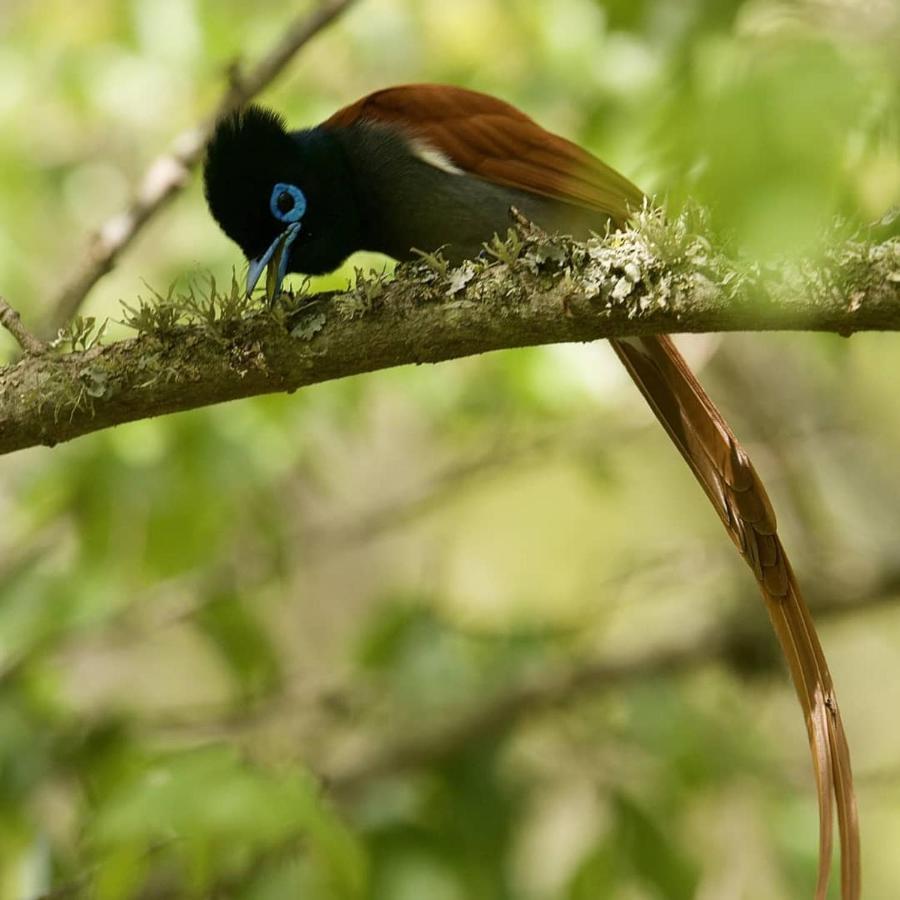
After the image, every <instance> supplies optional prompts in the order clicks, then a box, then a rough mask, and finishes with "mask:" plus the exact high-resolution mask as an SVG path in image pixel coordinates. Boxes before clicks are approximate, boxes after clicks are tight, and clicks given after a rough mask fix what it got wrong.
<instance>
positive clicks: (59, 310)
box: [42, 0, 356, 335]
mask: <svg viewBox="0 0 900 900" xmlns="http://www.w3.org/2000/svg"><path fill="white" fill-rule="evenodd" d="M354 2H356V0H324V2H322V3H321V5H320V6H319V7H318V8H317V9H316V10H315V11H314V12H313V13H312V14H305V15H302V16H299V17H298V18H296V19H295V20H294V21H293V22H292V23H291V24H290V25H289V26H288V27H287V29H286V30H285V31H284V33H283V34H282V36H281V38H280V39H279V40H278V42H277V43H276V44H275V46H274V47H272V49H271V50H270V51H269V52H268V53H267V54H266V55H265V56H264V57H263V58H262V59H261V60H260V61H259V62H258V63H257V64H256V65H255V66H254V67H253V68H252V69H251V70H250V71H249V72H247V73H246V74H241V73H240V71H238V70H237V68H236V67H235V66H232V67H231V69H230V71H229V86H228V88H227V90H226V91H225V94H224V95H223V97H222V99H221V100H220V102H219V104H218V105H217V106H216V108H215V111H214V112H213V113H212V115H210V116H209V117H208V118H207V119H206V120H205V121H204V122H203V123H201V124H200V125H198V126H196V127H194V128H191V129H189V130H188V131H185V132H182V133H181V134H180V135H178V137H176V138H175V140H174V141H172V143H171V145H170V146H169V149H168V150H167V151H166V152H165V153H163V154H162V155H161V156H158V157H157V158H156V159H155V160H154V161H153V162H152V163H151V164H150V166H149V167H148V168H147V171H146V172H145V174H144V177H143V178H142V179H141V182H140V184H139V186H138V188H137V190H136V192H135V197H134V200H133V201H132V203H131V205H130V206H129V207H128V208H127V209H125V210H123V211H122V212H120V213H118V214H117V215H114V216H112V217H111V218H110V219H107V221H106V222H105V223H104V224H103V225H101V226H100V228H99V230H98V231H97V232H96V233H95V234H94V236H93V239H92V241H91V246H90V247H89V248H88V250H87V252H86V253H85V257H84V259H83V260H82V262H81V264H80V265H79V267H78V268H77V269H76V270H75V271H74V272H73V273H72V274H71V276H70V277H69V278H68V279H67V280H66V281H65V282H64V283H63V286H62V288H61V289H60V290H59V292H58V294H57V295H56V297H55V298H54V299H53V300H52V301H51V303H50V311H49V313H48V315H47V319H46V321H45V324H44V327H43V329H42V332H43V333H44V334H46V335H52V334H55V333H56V331H57V330H58V329H59V328H61V327H62V326H64V325H65V324H66V323H67V322H69V321H70V320H71V318H72V317H73V316H74V315H75V313H77V312H78V309H79V307H80V306H81V304H82V303H83V302H84V299H85V297H87V295H88V293H89V292H90V291H91V289H92V288H93V287H94V285H95V284H96V283H97V282H98V281H99V280H100V279H101V278H102V277H103V276H104V275H106V274H107V272H109V271H110V270H111V269H112V268H113V266H114V265H115V263H116V260H117V258H118V257H119V255H120V254H121V253H122V252H123V251H124V250H125V249H126V248H127V247H128V246H129V245H130V244H131V242H132V241H133V240H134V239H135V237H137V235H138V234H139V233H140V231H141V230H142V229H143V227H144V226H145V225H146V224H147V223H148V222H149V221H150V220H151V219H152V218H153V217H154V216H155V215H156V214H157V213H158V212H159V211H160V210H161V209H162V208H163V207H164V206H165V205H166V204H167V203H168V202H169V201H170V200H171V199H172V198H174V197H175V196H176V195H177V194H179V193H180V192H181V191H182V190H183V189H184V188H185V187H186V185H187V183H188V179H189V176H190V170H191V169H192V168H194V166H196V165H197V163H198V162H199V161H200V159H201V158H202V156H203V151H204V148H205V147H206V142H207V141H208V140H209V136H210V134H211V131H212V128H213V127H214V125H215V123H216V121H217V120H218V119H219V118H221V117H222V116H223V115H227V114H228V113H229V112H231V111H232V110H234V109H236V108H237V107H239V106H241V105H242V104H244V103H246V102H247V101H249V100H251V99H252V98H253V97H255V96H256V95H257V94H258V93H259V92H260V91H262V90H263V88H265V87H267V86H268V85H269V84H270V83H271V82H272V81H274V79H275V78H276V77H277V76H278V75H279V74H280V73H281V71H282V70H283V69H284V68H285V66H286V65H287V64H288V62H290V60H291V58H292V57H293V56H294V55H295V54H296V53H297V51H298V50H300V48H301V47H303V46H304V45H305V44H307V43H308V42H309V41H310V40H311V39H312V38H313V37H315V36H316V35H317V34H318V33H319V32H320V31H322V29H324V28H325V27H326V26H327V25H329V24H330V23H331V22H333V21H334V20H335V19H336V18H337V17H338V16H339V15H341V13H343V12H344V11H345V10H346V9H348V8H349V7H350V6H351V5H352V4H353V3H354Z"/></svg>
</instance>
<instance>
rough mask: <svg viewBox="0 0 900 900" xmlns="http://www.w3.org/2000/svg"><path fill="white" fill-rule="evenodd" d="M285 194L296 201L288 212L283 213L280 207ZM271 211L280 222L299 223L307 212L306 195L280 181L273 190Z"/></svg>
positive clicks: (270, 204)
mask: <svg viewBox="0 0 900 900" xmlns="http://www.w3.org/2000/svg"><path fill="white" fill-rule="evenodd" d="M285 194H287V195H288V196H289V197H290V198H291V199H292V200H293V201H294V205H293V206H292V207H291V208H290V209H289V210H287V212H285V211H283V210H282V209H281V208H280V207H279V205H278V203H279V201H280V200H282V199H283V198H284V195H285ZM269 209H270V210H271V211H272V215H273V216H275V218H276V219H278V221H279V222H299V221H300V220H301V219H302V218H303V214H304V213H305V212H306V195H305V194H304V193H303V191H301V190H300V188H298V187H295V186H294V185H293V184H285V183H284V182H282V181H279V182H278V184H276V185H275V187H273V188H272V196H271V197H270V198H269Z"/></svg>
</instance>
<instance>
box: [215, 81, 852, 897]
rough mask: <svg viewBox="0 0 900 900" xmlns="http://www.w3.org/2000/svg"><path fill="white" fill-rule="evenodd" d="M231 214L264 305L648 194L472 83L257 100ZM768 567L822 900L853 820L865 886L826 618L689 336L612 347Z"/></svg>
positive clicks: (229, 134) (225, 160) (246, 118)
mask: <svg viewBox="0 0 900 900" xmlns="http://www.w3.org/2000/svg"><path fill="white" fill-rule="evenodd" d="M203 179H204V192H205V197H206V201H207V204H208V206H209V209H210V212H211V214H212V216H213V218H214V219H215V220H216V221H217V222H218V224H219V226H220V227H221V229H222V230H223V231H224V232H225V234H226V235H227V236H228V237H229V238H231V239H232V240H233V241H234V242H235V243H236V244H237V245H238V246H239V247H240V248H241V250H242V251H243V252H244V254H245V256H246V257H247V260H248V263H249V268H248V275H247V291H248V294H249V293H250V292H252V291H253V289H254V287H255V286H256V284H257V283H258V281H259V279H260V277H261V275H262V272H263V271H264V270H266V271H267V280H266V294H267V296H268V297H269V298H270V299H271V298H272V297H274V296H275V295H277V294H278V292H279V291H280V288H281V284H282V282H283V280H284V278H285V276H286V275H287V274H288V273H289V272H301V273H304V274H307V275H315V274H321V273H325V272H331V271H333V270H334V269H336V268H338V267H339V266H340V265H341V263H342V262H343V261H344V260H345V259H346V258H347V257H348V256H350V255H351V254H352V253H354V252H356V251H357V250H369V251H376V252H380V253H384V254H387V255H388V256H390V257H393V258H394V259H397V260H408V259H413V258H415V257H416V255H417V253H421V252H422V251H426V252H432V251H436V250H438V249H440V251H441V253H442V254H443V255H444V257H445V258H446V259H447V260H448V262H450V263H453V264H456V263H459V262H461V261H463V260H466V259H472V258H475V257H477V256H478V255H479V253H481V252H482V250H483V246H484V243H485V242H486V241H489V240H490V239H491V238H492V237H493V236H494V235H495V234H504V233H505V232H506V229H507V227H508V225H509V222H510V211H511V210H512V209H515V210H517V211H518V212H519V213H520V214H521V215H522V216H524V217H525V218H526V219H528V220H530V221H532V222H533V223H534V224H535V225H537V226H538V227H540V228H541V229H543V230H544V231H547V232H561V233H565V234H568V235H571V236H572V237H574V238H576V239H580V238H586V237H588V236H589V235H590V234H592V233H603V232H604V231H606V230H607V229H621V228H625V227H627V225H628V223H629V221H630V219H631V218H632V217H633V216H634V214H635V213H636V212H637V211H638V210H640V209H641V208H642V206H643V204H644V203H645V202H646V198H645V195H644V193H643V192H642V191H641V190H640V189H638V188H637V187H636V186H635V185H634V184H632V182H630V181H629V180H628V179H627V178H625V177H624V176H623V175H621V174H619V173H618V172H617V171H615V170H614V169H612V168H611V167H609V166H608V165H606V164H605V163H603V162H602V161H601V160H600V159H598V158H597V157H596V156H594V155H593V154H591V153H590V152H588V151H587V150H585V149H583V148H581V147H580V146H578V145H577V144H575V143H573V142H571V141H569V140H567V139H566V138H564V137H561V136H559V135H556V134H553V133H551V132H549V131H547V130H545V129H544V128H542V127H541V126H540V125H539V124H538V123H537V122H535V121H534V120H533V119H532V118H530V117H529V116H528V115H526V114H525V113H524V112H522V111H520V110H519V109H517V108H515V107H514V106H512V105H510V104H509V103H506V102H505V101H503V100H500V99H498V98H495V97H492V96H489V95H487V94H483V93H479V92H477V91H472V90H468V89H465V88H461V87H455V86H450V85H437V84H409V85H400V86H396V87H389V88H385V89H382V90H378V91H375V92H374V93H371V94H368V95H367V96H365V97H363V98H361V99H359V100H357V101H356V102H354V103H352V104H350V105H348V106H346V107H343V108H342V109H340V110H338V111H337V112H336V113H334V114H333V115H332V116H330V117H329V118H328V119H326V120H325V121H324V122H322V123H321V124H319V125H316V126H314V127H310V128H303V129H298V130H289V129H288V127H287V126H286V124H285V121H284V119H283V118H282V117H281V116H280V115H279V114H277V113H276V112H274V111H272V110H270V109H267V108H264V107H261V106H258V105H255V104H250V105H247V106H244V107H242V108H240V109H238V110H236V111H234V112H232V113H231V114H229V115H227V116H226V117H224V118H222V119H221V120H220V121H219V122H218V123H217V125H216V126H215V129H214V131H213V134H212V136H211V138H210V141H209V143H208V145H207V150H206V156H205V160H204V173H203ZM609 340H610V344H611V345H612V348H613V350H614V351H615V353H616V354H617V355H618V357H619V359H620V360H621V362H622V364H623V365H624V367H625V369H626V370H627V371H628V373H629V375H630V376H631V378H632V379H633V380H634V382H635V384H636V385H637V387H638V389H639V390H640V392H641V393H642V394H643V396H644V398H645V399H646V401H647V403H648V404H649V406H650V408H651V410H652V411H653V413H654V414H655V415H656V417H657V418H658V419H659V421H660V423H661V424H662V426H663V428H664V429H665V431H666V433H667V434H668V436H669V438H670V439H671V440H672V442H673V443H674V445H675V447H676V448H677V449H678V451H679V452H680V453H681V455H682V456H683V458H684V460H685V462H686V463H687V465H688V467H689V468H690V469H691V471H692V472H693V474H694V476H695V477H696V479H697V480H698V481H699V483H700V485H701V487H702V488H703V490H704V492H705V493H706V495H707V497H708V499H709V501H710V502H711V504H712V506H713V507H714V509H715V511H716V513H717V514H718V516H719V518H720V519H721V521H722V523H723V525H724V526H725V529H726V531H727V532H728V534H729V536H730V537H731V539H732V540H733V542H734V544H735V545H736V547H737V549H738V551H739V553H740V555H741V556H742V557H743V559H744V560H745V561H746V562H747V564H748V565H749V566H750V568H751V570H752V572H753V575H754V576H755V578H756V581H757V584H758V587H759V590H760V592H761V594H762V597H763V600H764V602H765V605H766V609H767V611H768V613H769V617H770V620H771V622H772V625H773V628H774V631H775V633H776V635H777V638H778V640H779V642H780V644H781V647H782V651H783V653H784V655H785V658H786V661H787V666H788V669H789V672H790V675H791V677H792V680H793V683H794V686H795V689H796V692H797V696H798V698H799V701H800V705H801V707H802V710H803V713H804V719H805V724H806V728H807V734H808V738H809V744H810V750H811V754H812V760H813V771H814V775H815V780H816V789H817V798H818V806H819V866H818V874H817V880H816V886H815V897H816V900H824V898H825V896H826V892H827V888H828V880H829V871H830V863H831V856H832V850H833V847H832V845H833V818H834V811H835V808H836V810H837V819H838V828H839V834H840V846H841V896H842V898H843V900H858V898H859V896H860V890H861V886H860V885H861V875H860V844H859V824H858V815H857V808H856V797H855V791H854V787H853V776H852V771H851V765H850V753H849V748H848V742H847V737H846V733H845V730H844V726H843V723H842V720H841V715H840V711H839V708H838V705H837V699H836V697H835V692H834V686H833V683H832V678H831V674H830V672H829V669H828V664H827V662H826V659H825V655H824V652H823V650H822V646H821V644H820V641H819V638H818V635H817V633H816V629H815V625H814V623H813V620H812V617H811V615H810V612H809V608H808V607H807V604H806V602H805V600H804V598H803V595H802V594H801V591H800V587H799V585H798V582H797V579H796V577H795V575H794V572H793V569H792V567H791V564H790V561H789V559H788V556H787V553H786V551H785V548H784V545H783V544H782V542H781V539H780V537H779V535H778V531H777V523H776V518H775V513H774V511H773V508H772V504H771V502H770V500H769V498H768V496H767V494H766V490H765V488H764V486H763V484H762V481H761V480H760V477H759V475H758V474H757V472H756V469H755V468H754V466H753V464H752V463H751V461H750V459H749V457H748V455H747V452H746V450H745V449H744V448H743V446H742V445H741V444H740V443H739V442H738V440H737V438H736V437H735V435H734V433H733V431H732V430H731V428H730V427H729V425H728V424H727V422H726V421H725V419H724V417H723V416H722V414H721V413H720V412H719V410H718V409H717V408H716V406H715V405H714V403H713V402H712V400H711V399H710V397H709V396H708V395H707V393H706V391H705V390H704V388H703V387H702V385H701V384H700V382H699V381H698V379H697V377H696V376H695V375H694V373H693V372H692V371H691V369H690V368H689V366H688V364H687V363H686V361H685V360H684V358H683V357H682V356H681V354H680V352H679V351H678V349H677V347H676V346H675V344H674V342H673V341H672V339H671V337H669V336H668V335H650V336H643V337H635V338H613V339H609Z"/></svg>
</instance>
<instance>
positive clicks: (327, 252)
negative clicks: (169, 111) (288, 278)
mask: <svg viewBox="0 0 900 900" xmlns="http://www.w3.org/2000/svg"><path fill="white" fill-rule="evenodd" d="M203 181H204V188H205V193H206V202H207V203H208V204H209V209H210V212H211V213H212V215H213V217H214V218H215V220H216V221H217V222H218V223H219V225H220V226H221V228H222V230H223V231H224V232H225V234H227V235H228V237H230V238H231V239H232V240H233V241H235V242H236V243H237V244H238V245H239V246H240V248H241V250H243V251H244V254H245V255H246V257H247V259H248V260H250V261H251V269H250V274H251V278H252V277H253V275H254V264H256V265H257V266H258V269H257V270H256V272H255V275H256V277H258V275H259V273H260V272H261V270H262V268H263V267H264V266H265V265H266V264H267V263H268V264H270V265H273V266H275V267H276V268H277V269H278V270H279V271H278V272H277V275H278V278H277V281H278V283H280V279H281V277H283V275H284V274H285V273H286V272H304V273H308V274H318V273H321V272H329V271H331V270H333V269H335V268H337V266H339V265H340V264H341V262H343V260H344V259H345V258H346V257H347V256H348V255H349V254H350V253H352V252H353V251H354V250H356V249H358V246H359V238H358V234H359V216H358V212H357V210H356V203H355V199H354V195H353V188H352V179H351V177H350V172H349V169H348V167H347V163H346V162H345V159H344V155H343V152H342V151H341V148H340V147H339V146H338V143H337V141H335V140H334V138H333V136H331V135H330V134H328V133H327V132H326V131H325V130H323V129H321V128H313V129H310V130H308V131H300V132H294V133H288V132H287V130H286V128H285V124H284V121H283V120H282V118H281V117H280V116H279V115H277V114H276V113H274V112H272V111H271V110H268V109H264V108H262V107H260V106H247V107H244V108H243V109H240V110H238V111H237V112H235V113H232V114H231V115H229V116H227V117H225V118H224V119H222V120H221V121H220V122H219V123H218V125H217V126H216V129H215V132H214V133H213V136H212V138H211V140H210V142H209V146H208V147H207V151H206V161H205V164H204V170H203Z"/></svg>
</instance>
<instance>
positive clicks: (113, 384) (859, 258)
mask: <svg viewBox="0 0 900 900" xmlns="http://www.w3.org/2000/svg"><path fill="white" fill-rule="evenodd" d="M493 255H494V256H495V257H498V259H496V260H495V261H493V262H488V261H476V262H466V263H464V264H463V265H461V266H460V267H458V268H455V269H451V268H449V267H448V266H447V264H446V263H444V262H443V261H442V260H440V259H436V258H433V257H432V258H431V259H430V261H428V262H423V263H420V264H415V265H407V266H402V267H400V268H399V269H398V271H397V273H396V276H395V277H394V278H393V280H390V281H388V280H387V279H386V278H385V277H384V276H378V275H375V276H373V277H370V278H368V279H362V278H361V279H359V280H358V282H357V284H356V286H355V287H353V288H352V289H349V290H347V291H345V292H336V293H328V294H318V295H315V296H314V297H312V298H305V297H301V298H300V299H299V301H298V299H297V298H291V299H288V300H284V301H283V302H284V303H286V304H288V305H287V306H286V305H276V307H275V308H274V309H272V310H268V309H260V308H258V307H253V308H251V309H248V308H246V304H244V301H243V300H242V298H241V297H240V288H239V287H238V286H237V284H234V285H233V286H232V294H231V295H230V296H225V297H222V296H215V297H214V298H213V299H214V302H212V303H211V304H200V305H198V301H197V300H196V298H195V297H194V296H193V294H189V295H188V296H187V297H184V298H181V299H178V298H175V299H163V298H159V300H158V301H154V302H152V303H150V304H147V303H145V302H144V301H141V306H140V308H139V309H138V310H135V311H132V313H131V321H132V323H133V324H135V325H136V326H137V327H138V328H139V330H140V333H139V335H138V337H136V338H133V339H130V340H124V341H120V342H118V343H114V344H111V345H108V346H95V347H91V348H90V349H88V350H84V351H80V352H73V353H70V354H66V355H58V356H50V355H47V356H43V357H26V358H25V359H23V360H21V361H19V362H18V363H17V364H15V365H13V366H10V367H7V368H6V369H5V370H0V453H9V452H11V451H13V450H18V449H21V448H24V447H30V446H34V445H36V444H44V445H47V446H53V445H54V444H57V443H59V442H61V441H67V440H70V439H71V438H74V437H77V436H79V435H82V434H87V433H89V432H93V431H98V430H100V429H102V428H108V427H109V426H112V425H119V424H121V423H123V422H131V421H134V420H136V419H143V418H149V417H152V416H157V415H162V414H165V413H171V412H178V411H181V410H187V409H194V408H196V407H200V406H206V405H209V404H212V403H220V402H224V401H226V400H234V399H238V398H241V397H249V396H253V395H257V394H266V393H272V392H276V391H288V392H290V391H294V390H296V389H297V388H300V387H304V386H306V385H309V384H315V383H317V382H321V381H327V380H330V379H334V378H342V377H346V376H348V375H355V374H359V373H361V372H370V371H373V370H376V369H383V368H388V367H391V366H397V365H403V364H407V363H423V362H439V361H442V360H447V359H453V358H456V357H461V356H468V355H472V354H476V353H484V352H486V351H489V350H498V349H503V348H508V347H522V346H528V345H538V344H549V343H557V342H565V341H592V340H596V339H598V338H607V337H614V336H616V337H620V336H626V335H639V334H659V333H667V332H668V333H672V332H688V331H691V332H699V331H729V330H772V329H798V330H799V329H802V330H819V331H832V332H838V333H840V334H844V335H849V334H851V333H852V332H854V331H858V330H900V239H896V238H893V239H891V240H888V241H885V242H882V243H874V244H873V243H867V242H864V241H846V242H843V243H841V244H840V245H838V246H837V247H835V248H833V249H832V250H831V251H830V252H829V253H828V254H826V256H825V258H824V259H823V260H821V261H819V262H818V263H817V264H816V265H813V264H812V263H809V264H804V265H798V264H792V265H790V266H785V267H783V268H779V269H770V270H766V271H760V270H759V269H758V267H751V268H749V269H747V268H738V267H736V266H735V264H734V262H733V261H731V260H728V259H727V258H725V257H724V256H720V255H717V254H715V253H714V252H713V251H712V250H710V245H709V242H708V241H707V240H706V239H705V238H704V237H702V236H693V235H690V234H687V233H686V231H685V226H684V221H683V220H677V221H675V222H672V223H668V224H667V223H664V222H663V221H662V219H661V217H659V216H657V215H656V214H653V213H649V212H647V213H644V214H642V216H641V218H640V221H639V222H638V224H637V226H636V227H635V228H634V229H632V230H629V231H627V232H624V233H623V232H619V233H615V234H612V235H608V236H606V237H603V238H600V237H597V238H594V239H592V240H590V241H588V242H587V243H580V242H574V241H572V240H570V239H567V238H562V237H552V238H551V237H548V236H546V235H543V234H541V233H538V232H535V231H529V232H528V233H526V235H525V238H524V240H523V239H522V238H520V237H518V236H516V235H515V234H513V235H512V237H511V239H510V240H509V241H508V242H507V243H506V244H500V243H496V244H495V245H494V250H493ZM500 257H502V259H503V260H505V261H501V260H500V259H499V258H500ZM242 304H243V305H242ZM201 306H202V308H201ZM179 316H181V320H179ZM184 320H186V321H187V322H188V324H179V321H184Z"/></svg>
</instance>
